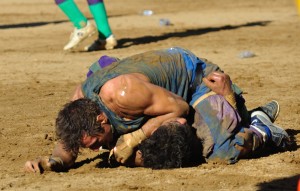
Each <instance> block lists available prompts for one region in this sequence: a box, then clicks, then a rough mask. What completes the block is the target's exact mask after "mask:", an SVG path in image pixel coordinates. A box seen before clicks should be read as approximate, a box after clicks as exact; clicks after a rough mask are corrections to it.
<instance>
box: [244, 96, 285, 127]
mask: <svg viewBox="0 0 300 191" xmlns="http://www.w3.org/2000/svg"><path fill="white" fill-rule="evenodd" d="M255 111H263V112H264V113H265V114H267V116H268V117H269V119H270V120H271V122H272V123H274V121H275V120H276V118H277V117H278V115H279V111H280V107H279V103H278V102H277V101H276V100H272V101H271V102H269V103H267V104H266V105H263V106H259V107H257V108H255V109H253V110H251V111H249V112H250V115H251V114H252V113H253V112H255Z"/></svg>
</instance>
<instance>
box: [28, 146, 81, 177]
mask: <svg viewBox="0 0 300 191" xmlns="http://www.w3.org/2000/svg"><path fill="white" fill-rule="evenodd" d="M76 158H77V153H72V152H68V151H66V150H64V146H63V144H62V143H60V142H59V143H58V144H57V145H56V146H55V148H54V149H53V151H52V155H51V156H50V157H46V156H45V157H38V158H36V159H35V160H31V161H27V162H26V163H25V166H24V170H25V171H27V172H34V173H36V172H38V173H41V172H42V170H52V171H64V170H66V169H69V168H70V167H71V166H72V165H73V164H74V162H75V160H76ZM41 168H42V169H41Z"/></svg>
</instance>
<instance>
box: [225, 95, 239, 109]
mask: <svg viewBox="0 0 300 191" xmlns="http://www.w3.org/2000/svg"><path fill="white" fill-rule="evenodd" d="M224 97H225V99H226V101H227V102H228V103H229V104H230V105H231V106H232V107H233V108H234V109H237V107H236V100H235V94H234V92H233V91H232V92H231V93H229V94H227V95H225V96H224Z"/></svg>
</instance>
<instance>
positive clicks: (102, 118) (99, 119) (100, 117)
mask: <svg viewBox="0 0 300 191" xmlns="http://www.w3.org/2000/svg"><path fill="white" fill-rule="evenodd" d="M96 120H97V122H99V123H107V122H108V119H107V117H106V115H105V114H104V113H100V114H99V115H97V119H96Z"/></svg>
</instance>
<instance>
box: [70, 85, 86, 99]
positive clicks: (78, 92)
mask: <svg viewBox="0 0 300 191" xmlns="http://www.w3.org/2000/svg"><path fill="white" fill-rule="evenodd" d="M83 97H84V95H83V93H82V90H81V84H80V85H78V86H76V88H75V91H74V93H73V95H72V97H71V101H75V100H78V99H80V98H83Z"/></svg>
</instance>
